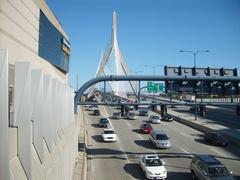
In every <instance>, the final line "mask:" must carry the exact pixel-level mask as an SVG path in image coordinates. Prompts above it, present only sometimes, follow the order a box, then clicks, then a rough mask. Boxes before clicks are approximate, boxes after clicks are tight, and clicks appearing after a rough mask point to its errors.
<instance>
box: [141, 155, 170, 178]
mask: <svg viewBox="0 0 240 180" xmlns="http://www.w3.org/2000/svg"><path fill="white" fill-rule="evenodd" d="M164 164H165V163H164V161H162V160H161V159H160V158H159V157H158V156H156V155H141V156H140V159H139V166H140V168H141V169H142V171H143V172H144V173H145V176H146V178H147V179H166V178H167V170H166V168H165V167H164Z"/></svg>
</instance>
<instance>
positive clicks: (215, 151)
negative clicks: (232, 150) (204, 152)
mask: <svg viewBox="0 0 240 180" xmlns="http://www.w3.org/2000/svg"><path fill="white" fill-rule="evenodd" d="M210 149H211V150H212V151H214V152H215V153H217V154H220V155H221V156H223V157H226V155H225V154H223V153H221V152H219V151H217V150H216V149H213V148H210Z"/></svg>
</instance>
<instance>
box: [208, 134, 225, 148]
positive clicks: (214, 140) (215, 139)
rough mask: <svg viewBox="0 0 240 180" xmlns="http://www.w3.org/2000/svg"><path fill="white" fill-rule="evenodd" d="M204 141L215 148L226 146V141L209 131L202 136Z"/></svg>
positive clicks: (219, 135)
mask: <svg viewBox="0 0 240 180" xmlns="http://www.w3.org/2000/svg"><path fill="white" fill-rule="evenodd" d="M204 138H205V140H206V141H207V142H209V143H211V144H214V145H217V146H227V145H228V140H227V139H226V138H225V137H224V136H223V135H222V134H221V133H219V132H216V131H209V132H207V133H206V134H205V136H204Z"/></svg>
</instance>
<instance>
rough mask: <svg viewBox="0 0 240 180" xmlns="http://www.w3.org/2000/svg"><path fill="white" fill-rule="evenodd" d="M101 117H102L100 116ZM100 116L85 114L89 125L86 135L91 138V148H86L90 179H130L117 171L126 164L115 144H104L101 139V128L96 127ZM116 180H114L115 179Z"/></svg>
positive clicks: (123, 156) (121, 152) (122, 172)
mask: <svg viewBox="0 0 240 180" xmlns="http://www.w3.org/2000/svg"><path fill="white" fill-rule="evenodd" d="M101 116H102V117H103V115H101ZM101 116H92V115H89V114H87V115H86V118H87V120H88V122H89V123H90V126H89V129H88V135H89V136H90V138H92V146H89V147H87V155H88V162H89V163H90V168H91V172H92V173H91V178H92V179H100V180H108V179H109V180H110V179H113V177H120V178H117V179H131V177H130V176H129V175H128V174H126V173H125V172H124V171H119V170H120V169H123V168H124V165H125V164H126V161H127V159H126V156H125V155H124V152H123V151H122V150H121V148H119V146H118V144H117V143H104V142H103V141H102V138H101V133H102V130H103V128H99V127H98V126H97V124H98V120H99V118H100V117H101ZM115 179H116V178H115Z"/></svg>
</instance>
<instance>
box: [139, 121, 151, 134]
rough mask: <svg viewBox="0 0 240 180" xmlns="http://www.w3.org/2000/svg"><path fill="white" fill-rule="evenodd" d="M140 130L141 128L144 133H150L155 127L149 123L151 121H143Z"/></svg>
mask: <svg viewBox="0 0 240 180" xmlns="http://www.w3.org/2000/svg"><path fill="white" fill-rule="evenodd" d="M140 130H141V131H142V132H143V133H150V132H151V131H152V130H153V128H152V126H151V124H149V123H143V124H141V126H140Z"/></svg>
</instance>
